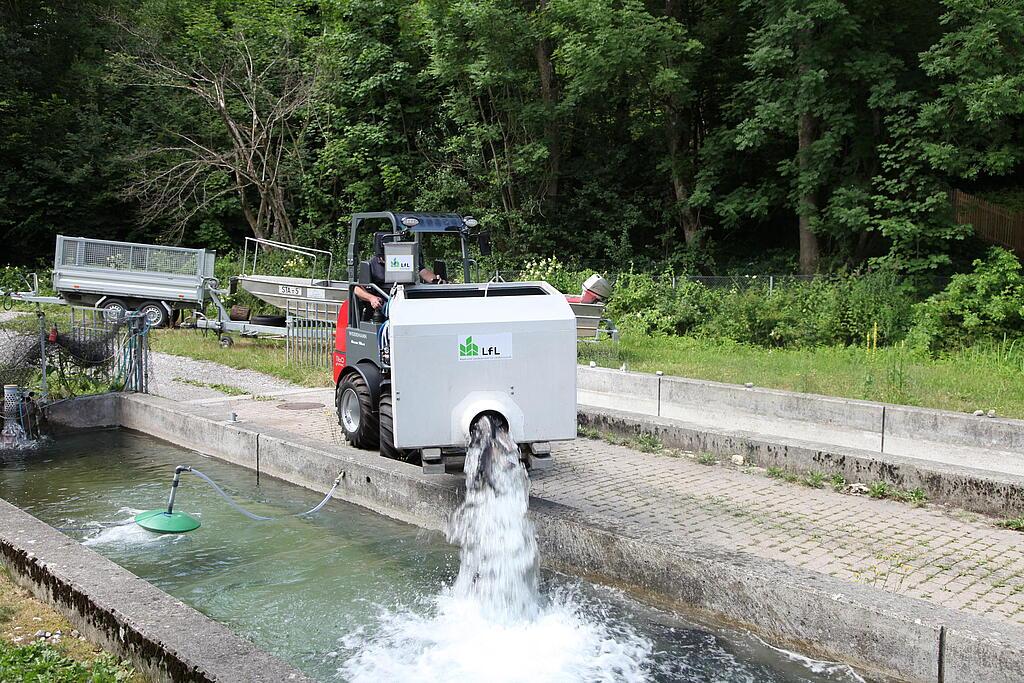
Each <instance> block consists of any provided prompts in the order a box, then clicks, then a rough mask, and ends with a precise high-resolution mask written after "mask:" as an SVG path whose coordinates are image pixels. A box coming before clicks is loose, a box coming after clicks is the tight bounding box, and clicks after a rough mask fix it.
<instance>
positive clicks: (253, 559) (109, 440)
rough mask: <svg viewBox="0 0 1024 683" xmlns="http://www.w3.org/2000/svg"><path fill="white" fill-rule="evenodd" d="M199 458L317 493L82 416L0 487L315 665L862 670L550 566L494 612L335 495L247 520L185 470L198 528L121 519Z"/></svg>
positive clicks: (242, 489)
mask: <svg viewBox="0 0 1024 683" xmlns="http://www.w3.org/2000/svg"><path fill="white" fill-rule="evenodd" d="M178 464H187V465H192V466H194V467H196V468H198V469H200V470H201V471H202V472H204V473H205V474H207V475H208V476H210V477H212V478H213V479H214V480H215V481H217V482H218V483H219V484H220V485H221V486H222V487H223V488H224V489H225V490H226V491H227V492H228V493H229V494H231V495H232V496H233V497H234V498H235V499H236V500H237V501H238V502H239V503H240V504H242V505H244V506H245V507H246V508H248V509H249V510H251V511H252V512H254V513H256V514H259V515H265V516H279V515H287V514H290V513H295V512H299V511H302V510H306V509H309V508H311V507H313V506H314V505H315V504H316V503H318V502H319V501H320V499H321V496H320V495H318V494H316V493H313V492H311V491H307V490H305V489H302V488H299V487H296V486H292V485H290V484H287V483H284V482H280V481H277V480H274V479H271V478H269V477H263V478H262V479H261V481H260V484H259V485H258V486H257V484H256V476H255V473H253V472H251V471H248V470H245V469H243V468H240V467H236V466H233V465H230V464H227V463H224V462H221V461H218V460H215V459H212V458H208V457H204V456H201V455H198V454H196V453H194V452H191V451H188V450H185V449H181V448H178V447H175V446H173V445H171V444H167V443H164V442H161V441H158V440H155V439H151V438H148V437H146V436H143V435H139V434H135V433H131V432H124V431H107V432H92V433H88V434H81V435H76V436H71V437H65V438H61V439H59V440H56V441H49V442H47V443H46V444H45V445H44V446H43V447H42V448H40V449H37V450H34V451H24V452H17V453H6V454H0V498H4V499H6V500H8V501H10V502H12V503H14V504H16V505H18V506H20V507H21V508H23V509H25V510H27V511H28V512H30V513H32V514H33V515H35V516H36V517H38V518H40V519H42V520H43V521H45V522H47V523H49V524H51V525H52V526H54V527H58V528H61V529H63V530H64V531H65V533H67V534H68V535H69V536H72V537H73V538H76V539H78V540H81V541H82V542H83V543H85V544H86V545H87V546H89V547H90V548H92V549H93V550H95V551H97V552H99V553H101V554H103V555H105V556H106V557H108V558H110V559H111V560H113V561H115V562H117V563H118V564H120V565H121V566H123V567H125V568H127V569H129V570H130V571H132V572H134V573H135V574H137V575H138V576H141V577H142V578H144V579H146V580H148V581H150V582H152V583H153V584H155V585H156V586H158V587H159V588H161V589H163V590H164V591H166V592H167V593H170V594H171V595H173V596H175V597H177V598H179V599H181V600H182V601H184V602H185V603H187V604H189V605H191V606H193V607H194V608H196V609H198V610H199V611H201V612H203V613H204V614H206V615H208V616H209V617H211V618H213V619H215V620H217V621H219V622H222V623H224V624H226V625H228V626H229V627H230V628H232V629H233V630H234V631H235V632H237V633H239V634H241V635H242V636H243V637H245V638H248V639H249V640H251V641H253V642H255V643H256V644H258V645H259V646H261V647H263V648H264V649H266V650H268V651H270V652H272V653H274V654H276V655H277V656H279V657H280V658H282V659H284V660H286V661H288V662H290V663H291V664H293V665H294V666H296V667H298V668H299V669H302V670H303V671H305V672H306V673H307V674H309V675H310V676H312V677H314V678H317V679H319V680H323V681H353V682H362V681H370V682H372V681H382V682H383V681H416V682H417V683H419V682H430V681H437V682H439V683H441V682H445V683H446V682H449V681H451V682H452V683H456V682H458V681H472V682H473V683H475V682H476V681H496V682H506V681H507V682H508V683H513V682H517V681H529V683H547V682H549V681H550V682H558V683H563V682H564V683H570V682H575V681H579V682H580V683H592V682H594V681H609V682H611V681H660V682H665V683H668V682H675V681H681V682H683V681H685V682H690V681H693V682H697V681H700V682H712V681H721V682H723V683H724V682H729V683H735V682H740V681H749V682H751V683H754V682H776V681H777V682H783V681H794V682H795V681H806V682H808V683H818V682H825V681H844V682H845V681H860V680H863V679H861V678H860V677H859V676H858V675H857V674H856V673H855V672H853V671H851V670H850V669H849V668H848V667H845V666H842V665H835V664H829V663H822V662H815V661H812V660H808V659H805V658H803V657H800V656H798V655H795V654H792V653H788V652H785V651H782V650H777V649H775V648H771V647H769V646H767V645H765V644H763V643H762V642H760V641H759V640H757V639H755V638H753V637H751V636H748V635H746V634H742V633H737V632H734V631H730V630H726V629H722V628H717V627H714V626H708V625H706V624H705V625H696V624H694V623H691V622H688V621H686V620H684V619H682V618H680V617H679V616H677V615H674V614H670V613H666V612H662V611H659V610H655V609H652V608H649V607H646V606H644V605H642V604H640V603H637V602H636V601H634V600H632V599H630V598H629V597H627V596H625V595H623V594H622V593H620V592H618V591H615V590H612V589H609V588H604V587H599V586H595V585H592V584H589V583H586V582H583V581H580V580H577V579H575V578H572V577H567V576H563V575H559V574H554V573H549V572H545V573H544V574H543V577H542V593H543V597H542V600H543V601H544V608H543V610H542V612H541V616H540V617H539V618H537V619H536V620H534V621H531V622H530V623H524V624H507V623H504V624H492V623H488V622H487V620H486V619H484V618H483V617H482V616H481V614H480V613H479V611H478V610H476V609H475V608H474V606H473V605H467V604H464V603H461V602H458V601H456V600H454V598H452V596H451V595H450V594H449V593H448V592H447V590H446V589H447V587H448V586H450V585H451V583H452V581H453V580H454V577H455V575H456V574H457V571H458V561H459V558H458V550H457V549H456V548H453V547H452V546H450V545H448V544H447V543H446V542H445V540H444V538H443V536H442V535H441V534H438V533H433V532H426V531H423V530H420V529H417V528H416V527H413V526H410V525H407V524H403V523H400V522H396V521H393V520H390V519H388V518H385V517H382V516H380V515H377V514H375V513H372V512H369V511H366V510H364V509H362V508H359V507H357V506H354V505H350V504H346V503H342V502H338V501H332V502H330V503H329V504H328V505H327V506H326V507H325V508H324V509H323V510H322V511H320V512H319V513H316V514H315V515H312V516H310V517H305V518H296V517H292V518H283V519H280V520H275V521H271V522H253V521H251V520H249V519H247V518H246V517H244V516H242V515H241V514H239V513H237V512H236V511H234V510H232V509H231V508H230V507H229V506H228V505H227V504H226V503H225V502H224V501H223V500H222V499H220V498H219V497H218V496H217V495H216V494H215V493H214V491H213V490H212V489H211V488H210V487H209V486H208V485H207V484H206V483H205V482H203V481H201V480H200V479H198V478H197V477H195V476H192V475H189V474H184V475H182V484H181V488H180V489H179V492H178V498H177V504H176V509H180V510H183V511H187V512H189V513H191V514H193V515H195V516H196V517H197V518H198V519H200V520H201V522H202V527H201V528H200V529H198V530H197V531H194V532H192V533H189V534H185V535H178V536H161V535H157V534H153V533H150V532H147V531H145V530H143V529H140V528H138V527H137V526H135V525H133V524H125V525H122V526H113V527H100V526H99V524H101V523H103V524H108V523H112V522H122V521H125V520H128V519H130V518H131V516H133V515H134V514H136V513H137V512H139V511H142V510H146V509H151V508H157V507H162V506H164V505H165V504H166V497H167V493H168V491H169V484H170V480H171V476H172V474H173V469H174V466H175V465H178Z"/></svg>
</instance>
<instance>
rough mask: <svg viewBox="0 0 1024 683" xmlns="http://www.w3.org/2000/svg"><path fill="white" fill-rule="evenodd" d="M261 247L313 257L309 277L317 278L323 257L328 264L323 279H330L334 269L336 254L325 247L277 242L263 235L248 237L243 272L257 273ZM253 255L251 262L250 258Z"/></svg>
mask: <svg viewBox="0 0 1024 683" xmlns="http://www.w3.org/2000/svg"><path fill="white" fill-rule="evenodd" d="M260 247H263V252H264V253H266V252H267V251H269V250H273V249H279V250H281V251H284V252H288V253H289V254H297V255H298V256H301V257H302V258H308V259H311V261H312V262H311V263H310V270H309V279H310V280H311V281H312V280H316V279H317V273H318V272H319V269H318V267H317V266H318V264H320V263H321V260H320V259H321V257H323V259H324V261H323V262H324V264H325V266H326V272H325V273H324V274H323V279H325V280H330V279H331V273H332V272H333V270H334V254H332V253H331V252H329V251H325V250H323V249H313V248H312V247H300V246H296V245H294V244H287V243H285V242H275V241H274V240H268V239H263V238H261V237H246V238H245V248H244V250H243V251H242V273H247V274H249V275H257V274H258V273H257V272H256V268H257V266H258V261H259V256H260ZM250 256H251V257H252V262H251V264H250V261H249V258H250Z"/></svg>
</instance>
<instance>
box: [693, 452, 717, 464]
mask: <svg viewBox="0 0 1024 683" xmlns="http://www.w3.org/2000/svg"><path fill="white" fill-rule="evenodd" d="M697 462H698V463H700V464H701V465H708V466H710V465H717V464H718V458H716V457H715V456H714V455H713V454H711V453H698V454H697Z"/></svg>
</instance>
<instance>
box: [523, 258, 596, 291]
mask: <svg viewBox="0 0 1024 683" xmlns="http://www.w3.org/2000/svg"><path fill="white" fill-rule="evenodd" d="M592 274H593V271H589V270H576V269H572V268H570V267H569V266H567V265H566V264H564V263H562V262H561V261H559V260H558V257H557V256H552V257H551V258H544V259H540V260H539V261H528V262H527V263H526V267H525V269H524V270H523V272H522V273H521V274H520V279H522V280H543V281H544V282H547V283H548V284H549V285H551V286H552V287H554V288H555V289H557V290H558V291H559V292H562V293H563V294H579V293H580V291H581V290H582V288H583V283H584V281H586V279H587V278H588V277H590V276H591V275H592Z"/></svg>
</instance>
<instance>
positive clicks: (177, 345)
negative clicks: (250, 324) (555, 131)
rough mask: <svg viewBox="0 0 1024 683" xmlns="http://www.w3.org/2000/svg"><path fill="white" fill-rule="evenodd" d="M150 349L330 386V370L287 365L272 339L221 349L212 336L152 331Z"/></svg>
mask: <svg viewBox="0 0 1024 683" xmlns="http://www.w3.org/2000/svg"><path fill="white" fill-rule="evenodd" d="M150 348H152V350H153V351H159V352H161V353H169V354H172V355H175V356H187V357H189V358H196V359H198V360H208V361H213V362H214V363H220V364H221V365H227V366H228V367H232V368H237V369H240V370H256V371H257V372H262V373H264V374H266V375H271V376H273V377H277V378H280V379H283V380H287V381H289V382H293V383H295V384H299V385H301V386H306V387H329V386H331V384H332V381H331V380H332V378H331V371H330V369H328V368H322V369H319V368H308V367H302V366H296V365H291V364H289V363H288V362H287V359H286V358H285V349H284V342H282V341H277V340H274V339H248V338H243V337H235V343H234V345H233V346H231V347H229V348H221V345H220V342H219V341H218V340H217V336H216V335H214V334H212V333H211V334H202V333H201V332H198V331H196V330H154V331H153V332H152V333H151V341H150ZM213 388H217V387H213ZM225 393H230V392H225Z"/></svg>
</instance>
